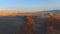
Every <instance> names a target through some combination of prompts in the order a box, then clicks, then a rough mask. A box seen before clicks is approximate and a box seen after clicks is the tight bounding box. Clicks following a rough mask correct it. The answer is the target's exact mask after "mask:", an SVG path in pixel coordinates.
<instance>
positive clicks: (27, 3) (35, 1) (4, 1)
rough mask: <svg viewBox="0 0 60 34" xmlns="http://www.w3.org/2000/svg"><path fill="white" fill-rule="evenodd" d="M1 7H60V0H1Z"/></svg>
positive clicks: (33, 9) (18, 8) (21, 8)
mask: <svg viewBox="0 0 60 34" xmlns="http://www.w3.org/2000/svg"><path fill="white" fill-rule="evenodd" d="M0 9H1V10H7V9H12V10H24V11H43V10H53V9H60V0H0Z"/></svg>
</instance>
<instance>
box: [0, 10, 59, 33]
mask: <svg viewBox="0 0 60 34" xmlns="http://www.w3.org/2000/svg"><path fill="white" fill-rule="evenodd" d="M0 16H9V17H11V16H25V23H24V24H23V25H22V26H21V29H20V30H19V32H18V33H17V34H36V33H37V34H41V33H38V32H37V29H36V26H35V20H34V19H33V16H38V18H39V19H40V18H41V17H43V16H46V15H45V13H41V12H15V11H9V10H8V11H5V12H4V11H0ZM48 16H49V18H48V19H46V21H45V24H46V25H47V32H46V33H47V34H60V16H59V15H58V16H57V15H54V14H53V13H52V15H51V14H50V13H49V15H48ZM40 30H41V29H40ZM44 34H45V33H44Z"/></svg>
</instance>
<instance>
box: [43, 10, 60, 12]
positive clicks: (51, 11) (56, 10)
mask: <svg viewBox="0 0 60 34" xmlns="http://www.w3.org/2000/svg"><path fill="white" fill-rule="evenodd" d="M43 12H60V10H50V11H43Z"/></svg>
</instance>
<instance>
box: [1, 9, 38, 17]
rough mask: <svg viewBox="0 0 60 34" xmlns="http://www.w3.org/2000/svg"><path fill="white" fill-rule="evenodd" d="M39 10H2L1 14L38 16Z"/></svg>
mask: <svg viewBox="0 0 60 34" xmlns="http://www.w3.org/2000/svg"><path fill="white" fill-rule="evenodd" d="M38 14H39V12H24V11H18V10H0V16H15V15H18V16H24V15H28V16H29V15H31V16H34V15H35V16H37V15H38Z"/></svg>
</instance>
